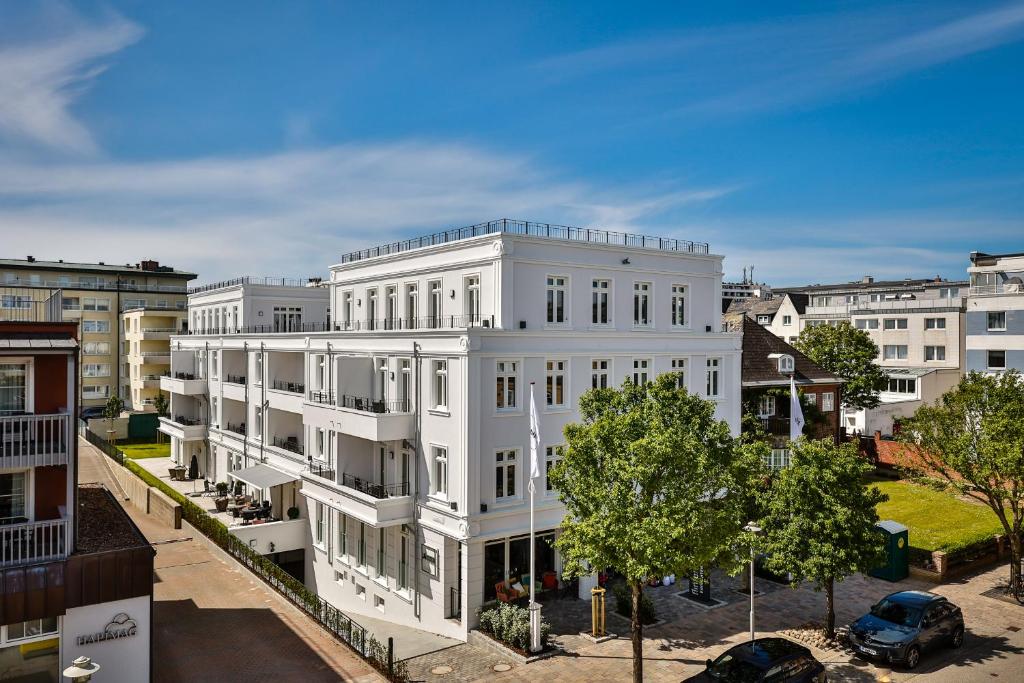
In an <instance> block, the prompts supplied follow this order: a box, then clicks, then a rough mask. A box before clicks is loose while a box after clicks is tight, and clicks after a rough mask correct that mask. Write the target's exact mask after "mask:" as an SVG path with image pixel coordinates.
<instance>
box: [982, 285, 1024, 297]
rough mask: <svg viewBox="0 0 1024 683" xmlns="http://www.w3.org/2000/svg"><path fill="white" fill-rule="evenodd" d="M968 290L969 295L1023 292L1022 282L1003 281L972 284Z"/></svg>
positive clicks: (1008, 294) (1000, 294)
mask: <svg viewBox="0 0 1024 683" xmlns="http://www.w3.org/2000/svg"><path fill="white" fill-rule="evenodd" d="M969 291H970V295H971V296H1013V295H1019V294H1024V284H1021V283H1019V282H1003V283H1000V284H998V285H974V286H973V287H971V288H970V290H969Z"/></svg>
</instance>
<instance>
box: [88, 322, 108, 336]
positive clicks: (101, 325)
mask: <svg viewBox="0 0 1024 683" xmlns="http://www.w3.org/2000/svg"><path fill="white" fill-rule="evenodd" d="M82 332H98V333H103V334H106V333H108V332H110V321H109V320H83V321H82Z"/></svg>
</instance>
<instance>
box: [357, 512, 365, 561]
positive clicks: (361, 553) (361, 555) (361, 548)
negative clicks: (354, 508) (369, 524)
mask: <svg viewBox="0 0 1024 683" xmlns="http://www.w3.org/2000/svg"><path fill="white" fill-rule="evenodd" d="M356 566H357V567H365V566H366V525H365V524H363V523H362V522H359V539H358V542H357V545H356Z"/></svg>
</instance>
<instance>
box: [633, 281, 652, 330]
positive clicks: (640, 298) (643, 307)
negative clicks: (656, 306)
mask: <svg viewBox="0 0 1024 683" xmlns="http://www.w3.org/2000/svg"><path fill="white" fill-rule="evenodd" d="M650 310H651V283H650V282H634V283H633V324H634V325H636V326H640V327H647V326H649V325H650V324H651V314H650Z"/></svg>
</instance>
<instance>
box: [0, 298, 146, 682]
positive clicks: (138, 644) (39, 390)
mask: <svg viewBox="0 0 1024 683" xmlns="http://www.w3.org/2000/svg"><path fill="white" fill-rule="evenodd" d="M40 292H42V289H41V288H40V289H38V290H37V294H38V293H40ZM18 296H22V295H21V294H19V295H18ZM38 301H40V302H41V303H38V304H36V303H33V304H32V305H30V306H28V307H25V306H22V307H21V308H20V311H21V316H20V319H19V320H18V321H7V322H0V594H2V595H0V672H2V678H3V679H4V680H14V681H28V680H31V681H44V682H45V681H51V682H52V683H59V681H62V680H63V677H62V676H61V672H62V671H63V670H64V669H65V668H66V667H68V666H69V665H70V664H71V661H72V660H73V659H75V658H76V657H78V656H81V655H86V656H89V657H91V658H93V659H94V660H96V661H97V662H100V663H101V665H102V666H103V677H104V680H110V681H123V682H125V683H127V682H129V681H140V680H148V679H149V678H150V661H149V654H150V650H151V643H150V637H151V633H152V630H151V605H152V589H153V556H154V555H155V553H154V551H153V548H152V546H150V545H149V544H148V542H147V541H146V539H145V538H144V537H143V536H142V534H141V533H139V531H138V529H137V528H135V526H134V525H133V524H132V523H131V520H130V519H129V518H128V516H127V515H126V514H125V512H124V510H123V509H122V508H121V507H120V506H119V505H118V503H117V501H116V499H115V498H114V497H113V496H112V495H111V494H110V492H108V491H106V490H105V489H103V488H101V487H98V486H95V485H94V486H90V485H81V486H79V485H77V482H76V480H77V471H78V467H77V464H78V447H77V445H78V440H77V438H76V430H75V422H76V412H77V401H78V398H77V396H78V391H77V388H78V382H77V378H78V362H79V360H78V358H79V356H78V354H79V342H78V340H77V325H76V324H74V323H68V322H61V318H62V312H61V308H60V305H59V303H60V301H61V292H59V291H56V292H51V293H50V295H49V297H47V299H45V300H44V299H42V298H40V299H38ZM47 301H49V302H52V303H53V304H55V305H47Z"/></svg>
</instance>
